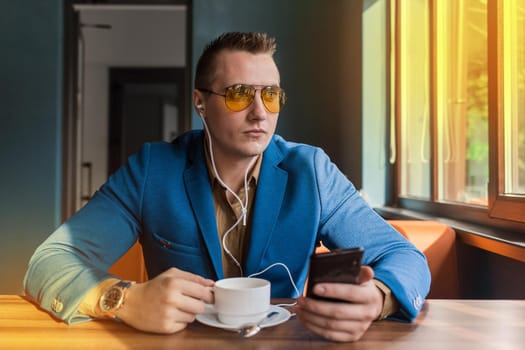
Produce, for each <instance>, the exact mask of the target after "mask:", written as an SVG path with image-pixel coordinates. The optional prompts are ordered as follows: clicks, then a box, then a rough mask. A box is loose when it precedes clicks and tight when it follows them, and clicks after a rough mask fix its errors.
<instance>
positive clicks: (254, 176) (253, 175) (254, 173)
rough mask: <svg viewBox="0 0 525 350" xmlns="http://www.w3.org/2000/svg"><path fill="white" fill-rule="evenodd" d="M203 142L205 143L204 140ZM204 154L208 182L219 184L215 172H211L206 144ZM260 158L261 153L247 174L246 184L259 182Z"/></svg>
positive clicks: (211, 167) (261, 156)
mask: <svg viewBox="0 0 525 350" xmlns="http://www.w3.org/2000/svg"><path fill="white" fill-rule="evenodd" d="M204 142H206V140H205V141H204ZM204 154H205V158H206V166H207V167H208V176H209V177H210V180H212V181H213V183H219V180H218V179H217V176H215V172H214V171H213V166H212V163H211V158H210V153H209V149H208V147H206V144H205V147H204ZM262 158H263V154H262V153H261V154H260V155H259V156H258V157H257V161H256V162H255V164H254V165H253V167H252V169H251V170H250V172H249V173H248V176H247V179H248V183H251V182H252V181H253V183H254V184H255V185H257V182H258V181H259V174H260V173H261V164H262Z"/></svg>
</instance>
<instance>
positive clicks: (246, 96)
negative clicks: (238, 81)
mask: <svg viewBox="0 0 525 350" xmlns="http://www.w3.org/2000/svg"><path fill="white" fill-rule="evenodd" d="M254 95H255V90H254V89H253V88H251V87H249V86H245V85H235V86H231V87H229V88H228V89H226V107H228V108H229V109H231V110H232V111H234V112H239V111H242V110H243V109H245V108H247V107H248V106H249V105H250V104H251V103H252V101H253V96H254Z"/></svg>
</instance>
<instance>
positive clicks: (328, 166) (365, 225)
mask: <svg viewBox="0 0 525 350" xmlns="http://www.w3.org/2000/svg"><path fill="white" fill-rule="evenodd" d="M314 158H315V169H316V170H315V171H316V176H317V190H318V191H319V196H320V198H321V206H322V209H321V221H320V230H319V239H320V240H321V241H323V244H325V245H326V246H327V247H328V248H329V249H334V248H349V247H356V246H360V247H363V248H364V251H365V252H364V256H363V264H365V265H369V266H371V267H372V268H373V269H374V278H375V279H377V280H379V281H381V282H383V283H384V284H385V285H386V286H387V287H388V288H390V289H391V291H392V293H393V294H394V296H395V298H396V299H397V301H398V302H399V305H400V310H399V312H398V313H397V314H395V315H394V316H393V317H394V318H399V319H403V320H408V321H412V320H413V319H414V318H415V317H416V316H417V314H418V313H419V311H420V309H421V307H422V306H423V304H424V298H425V297H426V295H427V294H428V291H429V288H430V271H429V268H428V264H427V261H426V258H425V256H424V255H423V253H422V252H421V251H419V250H418V249H417V248H416V247H415V246H414V245H413V244H412V243H410V242H409V241H408V240H407V239H406V238H405V237H403V236H402V235H401V234H399V233H398V232H397V231H396V230H395V229H394V228H393V227H392V226H391V225H390V224H388V222H386V221H385V220H384V219H382V218H381V217H380V216H379V215H378V214H377V213H376V212H375V211H374V210H373V209H372V208H371V207H370V206H369V205H368V204H367V203H366V201H365V200H364V199H363V198H362V197H361V195H360V194H359V192H358V191H357V190H356V188H355V187H354V186H353V185H352V183H351V182H350V181H349V180H348V179H347V178H346V176H344V174H342V173H341V172H340V171H339V170H338V169H337V167H336V166H335V165H334V164H333V163H332V162H330V160H329V158H328V156H326V154H325V153H324V152H322V151H321V150H319V151H318V152H317V153H316V156H315V157H314Z"/></svg>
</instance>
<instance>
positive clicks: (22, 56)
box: [0, 0, 62, 294]
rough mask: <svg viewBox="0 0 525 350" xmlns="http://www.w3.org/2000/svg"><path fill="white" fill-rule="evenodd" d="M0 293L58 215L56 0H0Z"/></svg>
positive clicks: (10, 287) (15, 279)
mask: <svg viewBox="0 0 525 350" xmlns="http://www.w3.org/2000/svg"><path fill="white" fill-rule="evenodd" d="M0 4H1V5H0V8H1V9H0V164H1V165H0V167H1V170H0V281H1V284H0V294H2V293H4V294H5V293H20V291H21V288H22V278H23V274H24V272H25V269H26V266H27V261H28V259H29V257H30V256H31V254H32V253H33V251H34V249H35V247H36V245H37V244H39V243H40V242H41V241H42V240H43V239H44V238H45V237H46V236H47V235H48V234H49V233H50V232H51V231H52V229H53V228H54V227H55V226H56V225H57V224H58V223H59V220H60V171H61V169H60V166H61V161H60V153H61V149H60V138H61V137H60V135H61V134H60V133H61V98H62V91H61V89H62V63H61V62H62V1H61V0H46V1H41V0H24V1H7V0H3V1H1V2H0Z"/></svg>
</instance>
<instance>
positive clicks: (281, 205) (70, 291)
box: [24, 130, 430, 322]
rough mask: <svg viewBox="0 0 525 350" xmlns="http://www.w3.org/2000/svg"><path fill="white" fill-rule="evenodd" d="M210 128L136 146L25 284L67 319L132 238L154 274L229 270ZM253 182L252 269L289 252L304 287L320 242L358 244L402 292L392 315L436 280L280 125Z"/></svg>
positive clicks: (51, 241) (280, 279)
mask: <svg viewBox="0 0 525 350" xmlns="http://www.w3.org/2000/svg"><path fill="white" fill-rule="evenodd" d="M203 137H204V134H203V132H202V130H199V131H191V132H188V133H186V134H184V135H182V136H180V137H178V138H177V139H176V140H174V141H173V142H172V143H151V144H146V145H144V146H143V148H142V149H141V150H140V151H139V152H138V153H137V154H135V155H133V156H131V157H130V158H129V160H128V162H127V164H126V165H124V166H123V167H122V168H120V169H119V170H118V171H117V172H116V173H115V174H113V175H112V176H111V177H110V178H109V180H108V182H107V183H106V184H104V185H103V186H102V187H101V188H100V190H99V191H97V192H96V194H95V195H94V196H93V198H92V199H91V200H90V201H89V202H88V203H87V204H86V205H85V206H84V207H83V208H82V209H81V210H79V211H78V212H77V213H76V214H75V215H73V216H72V217H71V218H70V219H69V220H68V221H66V222H65V223H64V224H63V225H61V226H60V227H59V228H58V229H57V230H56V231H55V232H54V233H53V234H52V235H51V236H50V237H49V238H48V239H47V240H46V241H45V242H44V243H43V244H42V245H41V246H40V247H38V249H37V250H36V252H35V254H34V255H33V257H32V259H31V261H30V264H29V268H28V271H27V274H26V278H25V281H24V282H25V288H26V292H27V294H28V295H30V296H32V297H33V298H35V299H36V300H37V301H38V302H39V303H40V304H41V306H42V307H43V308H44V309H46V310H48V311H50V312H51V313H53V314H54V315H55V316H57V317H59V318H61V319H64V320H66V321H67V322H77V321H81V320H84V319H85V318H86V317H85V316H83V315H81V314H79V313H78V312H77V311H76V309H77V307H78V304H79V303H80V301H81V300H82V298H83V297H84V295H85V294H86V293H87V291H89V289H90V288H92V287H94V286H95V285H96V284H98V283H99V282H100V281H102V280H103V279H105V278H108V277H109V275H108V274H107V272H106V271H107V269H108V268H109V267H110V266H112V264H113V263H114V262H115V261H116V260H117V259H118V258H119V257H120V256H122V255H123V254H124V253H125V252H126V251H127V250H128V249H129V248H130V247H131V246H132V245H133V244H134V243H135V242H136V241H137V240H139V241H140V242H141V244H142V248H143V251H144V259H145V263H146V268H147V271H148V275H149V277H150V278H152V277H155V276H156V275H158V274H160V273H161V272H163V271H165V270H167V269H168V268H170V267H177V268H179V269H182V270H186V271H190V272H193V273H196V274H199V275H202V276H204V277H207V278H211V279H215V280H216V279H220V278H222V277H223V269H222V259H221V244H220V242H219V235H218V232H217V226H216V221H215V214H214V207H213V199H212V194H211V186H210V179H209V175H208V170H207V167H206V161H205V155H204V140H203ZM256 191H257V192H256V195H255V202H254V204H253V213H252V226H251V227H252V228H251V232H250V243H249V247H248V252H247V255H246V256H247V257H246V261H245V266H244V271H245V275H247V276H248V275H251V274H254V273H257V272H260V271H262V270H264V269H265V268H267V267H268V266H270V265H272V264H274V263H282V264H284V265H286V266H287V267H288V269H289V270H290V273H291V275H292V278H293V279H294V282H295V283H296V285H297V286H298V288H299V289H300V290H302V289H303V287H304V284H305V281H306V279H307V274H308V259H309V256H310V255H311V254H312V252H313V251H314V249H315V245H316V243H317V242H319V241H322V242H323V244H324V245H326V246H327V247H328V248H330V249H334V248H348V247H356V246H361V247H363V248H364V250H365V253H364V257H363V263H364V264H366V265H370V266H371V267H372V268H373V269H374V272H375V278H376V279H378V280H380V281H382V282H383V283H385V284H386V285H387V286H388V287H389V288H390V289H391V290H392V292H393V294H394V295H395V297H396V298H397V300H398V301H399V303H400V306H401V311H400V313H399V315H397V316H399V317H400V318H404V319H407V320H412V319H413V318H414V317H415V316H416V315H417V313H418V312H419V309H420V308H421V306H422V304H423V298H424V297H425V296H426V295H427V293H428V290H429V285H430V274H429V270H428V265H427V262H426V259H425V257H424V255H423V254H422V253H421V252H420V251H418V250H417V249H416V248H415V247H414V246H413V245H412V244H411V243H410V242H408V241H407V240H406V239H405V238H404V237H403V236H401V235H400V234H399V233H398V232H397V231H395V230H394V229H393V228H392V227H391V226H390V225H389V224H388V223H387V222H385V221H384V220H383V219H382V218H381V217H379V216H378V215H377V214H376V213H375V212H374V211H373V209H371V208H370V207H369V206H368V205H367V203H366V202H365V201H364V200H363V199H362V198H361V196H360V194H359V192H358V191H357V190H356V189H355V187H354V186H353V185H352V183H351V182H350V181H349V180H348V179H347V178H346V176H345V175H344V174H342V173H341V172H340V171H339V170H338V168H337V167H336V166H335V165H334V164H333V163H332V162H331V161H330V159H329V158H328V156H327V155H326V154H325V153H324V152H323V151H322V150H321V149H320V148H316V147H312V146H308V145H304V144H298V143H292V142H287V141H285V140H284V139H283V138H282V137H280V136H278V135H274V136H273V139H272V141H271V142H270V144H269V146H268V147H267V149H266V150H265V152H264V156H263V161H262V164H261V172H260V175H259V180H258V184H257V190H256ZM259 277H261V278H265V279H268V280H270V281H271V284H272V297H297V293H296V292H295V289H294V288H293V285H292V283H291V281H290V279H289V277H288V273H287V271H286V269H284V268H283V267H282V265H276V266H274V267H273V268H270V269H269V270H268V271H266V272H265V273H263V274H261V275H259ZM57 303H60V305H62V306H63V307H61V308H57V307H56V305H57ZM57 309H60V310H58V311H57Z"/></svg>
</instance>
